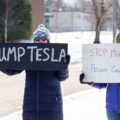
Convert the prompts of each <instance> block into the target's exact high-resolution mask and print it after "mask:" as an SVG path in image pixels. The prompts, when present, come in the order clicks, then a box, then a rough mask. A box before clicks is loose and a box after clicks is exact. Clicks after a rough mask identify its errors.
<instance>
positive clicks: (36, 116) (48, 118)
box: [23, 111, 63, 120]
mask: <svg viewBox="0 0 120 120" xmlns="http://www.w3.org/2000/svg"><path fill="white" fill-rule="evenodd" d="M23 120H63V113H62V112H61V111H40V112H35V111H23Z"/></svg>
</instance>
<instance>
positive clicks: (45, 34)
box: [33, 24, 50, 42]
mask: <svg viewBox="0 0 120 120" xmlns="http://www.w3.org/2000/svg"><path fill="white" fill-rule="evenodd" d="M35 38H41V39H47V40H48V41H49V42H50V33H49V30H48V29H47V28H46V27H45V26H44V25H43V24H40V25H39V26H38V28H37V29H36V30H35V31H34V33H33V40H35Z"/></svg>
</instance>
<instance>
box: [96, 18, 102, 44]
mask: <svg viewBox="0 0 120 120" xmlns="http://www.w3.org/2000/svg"><path fill="white" fill-rule="evenodd" d="M100 21H101V20H100V19H99V20H98V21H97V24H96V35H95V40H94V43H100V29H101V22H100Z"/></svg>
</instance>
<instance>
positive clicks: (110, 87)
mask: <svg viewBox="0 0 120 120" xmlns="http://www.w3.org/2000/svg"><path fill="white" fill-rule="evenodd" d="M116 43H120V32H119V33H118V34H117V36H116ZM84 77H85V74H84V73H81V74H80V82H81V83H82V84H85V82H83V79H84ZM86 84H89V85H92V86H93V87H96V88H99V89H101V88H106V89H107V92H106V113H107V118H108V120H120V83H108V84H107V83H86Z"/></svg>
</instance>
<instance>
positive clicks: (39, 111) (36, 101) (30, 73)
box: [1, 24, 70, 120]
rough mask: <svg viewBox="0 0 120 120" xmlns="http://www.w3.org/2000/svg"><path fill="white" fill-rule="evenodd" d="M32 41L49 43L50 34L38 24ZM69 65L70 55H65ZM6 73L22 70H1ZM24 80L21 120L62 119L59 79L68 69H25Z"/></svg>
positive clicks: (11, 73)
mask: <svg viewBox="0 0 120 120" xmlns="http://www.w3.org/2000/svg"><path fill="white" fill-rule="evenodd" d="M33 40H34V43H50V34H49V31H48V29H47V28H45V27H44V25H42V24H41V25H39V26H38V29H37V30H35V32H34V34H33ZM65 59H66V63H67V65H69V62H70V56H69V55H67V56H66V58H65ZM1 71H2V72H4V73H6V74H7V75H15V74H18V73H21V72H22V70H1ZM25 72H26V82H25V92H24V101H23V120H63V105H62V94H61V87H60V81H63V80H65V79H67V78H68V69H66V70H60V71H47V70H25Z"/></svg>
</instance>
